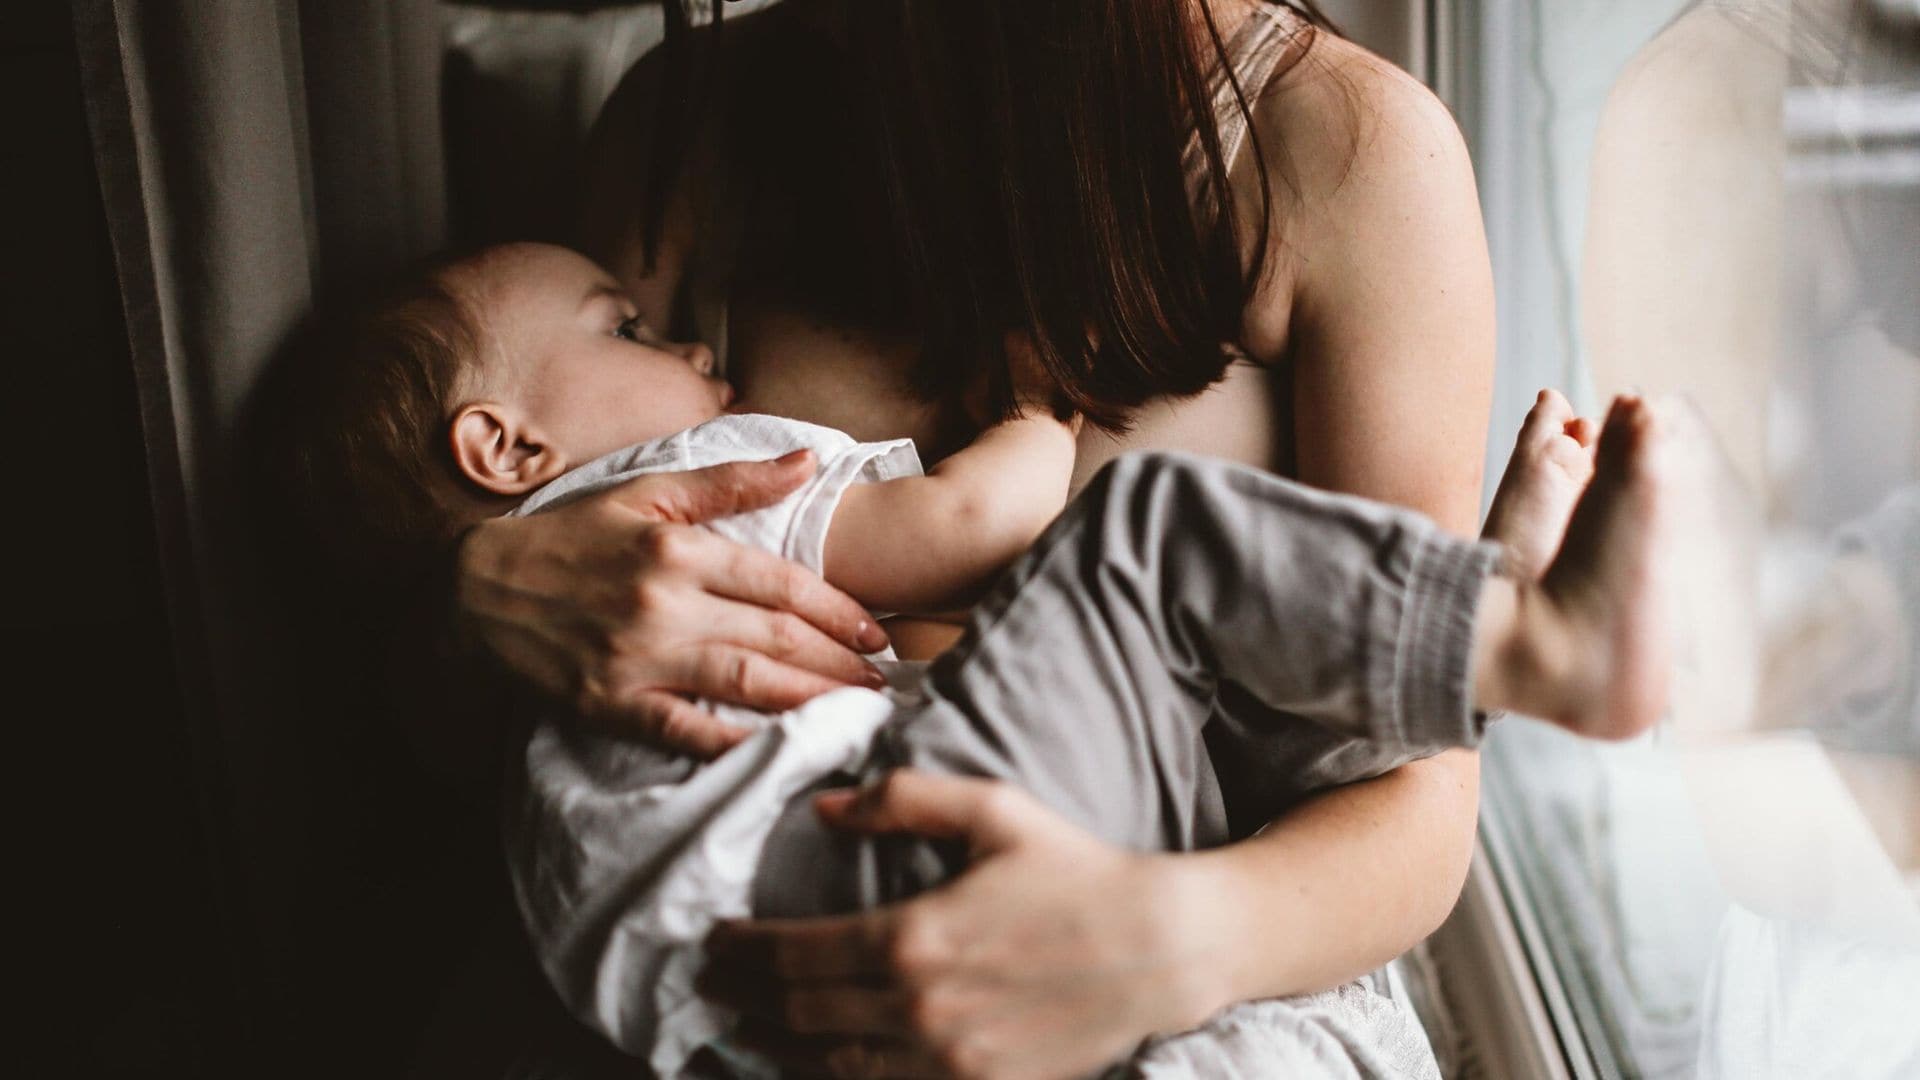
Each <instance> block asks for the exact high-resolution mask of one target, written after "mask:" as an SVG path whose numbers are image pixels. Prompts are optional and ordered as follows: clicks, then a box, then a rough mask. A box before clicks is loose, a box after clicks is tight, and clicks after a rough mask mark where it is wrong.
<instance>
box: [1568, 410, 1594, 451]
mask: <svg viewBox="0 0 1920 1080" xmlns="http://www.w3.org/2000/svg"><path fill="white" fill-rule="evenodd" d="M1560 430H1561V431H1562V432H1564V433H1565V434H1566V436H1567V438H1569V439H1572V440H1573V441H1574V442H1577V443H1579V444H1580V445H1581V446H1584V447H1586V448H1587V449H1589V450H1591V449H1593V444H1594V442H1595V441H1596V440H1598V439H1599V438H1600V424H1599V422H1598V421H1596V420H1594V419H1593V418H1592V417H1590V416H1576V417H1574V418H1573V419H1571V420H1569V421H1567V422H1566V424H1565V425H1564V426H1563V427H1562V428H1561V429H1560Z"/></svg>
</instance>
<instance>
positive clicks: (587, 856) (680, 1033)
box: [506, 415, 921, 1078]
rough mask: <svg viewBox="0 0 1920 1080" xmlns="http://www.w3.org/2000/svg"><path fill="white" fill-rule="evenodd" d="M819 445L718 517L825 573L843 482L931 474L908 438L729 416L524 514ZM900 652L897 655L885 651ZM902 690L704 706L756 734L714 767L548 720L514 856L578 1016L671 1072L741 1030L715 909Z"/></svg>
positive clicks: (521, 897) (719, 524)
mask: <svg viewBox="0 0 1920 1080" xmlns="http://www.w3.org/2000/svg"><path fill="white" fill-rule="evenodd" d="M800 449H808V450H812V451H813V452H814V455H815V457H816V458H817V459H818V460H819V467H818V468H817V470H816V471H815V473H814V476H813V478H812V479H811V480H809V481H808V482H807V484H806V485H805V486H803V487H802V488H801V489H800V490H798V491H796V492H794V493H793V494H791V495H789V496H787V497H786V498H785V499H782V500H781V501H780V502H778V503H776V504H775V505H773V506H770V507H767V508H765V509H762V510H755V511H752V512H750V513H745V514H738V515H735V516H733V517H728V518H722V519H720V520H717V521H713V522H709V523H707V527H708V528H710V529H712V530H713V531H714V532H716V533H719V534H720V535H722V536H725V537H727V538H729V539H731V540H734V541H736V542H739V543H742V544H747V545H751V546H753V547H757V548H762V549H764V550H767V551H770V552H773V553H774V554H776V555H780V556H782V557H784V558H787V559H790V560H792V561H793V562H796V563H799V564H800V565H802V566H805V567H807V568H808V569H810V570H813V571H814V572H816V573H818V572H820V570H821V566H822V561H823V553H824V550H825V544H826V537H827V528H828V525H829V523H830V522H831V521H832V520H833V512H834V509H835V508H836V507H837V506H838V505H839V503H840V497H841V495H842V494H843V493H845V491H846V490H847V488H848V487H849V486H850V485H852V484H856V483H871V482H877V481H882V480H892V479H895V478H897V477H906V476H917V475H920V474H921V467H920V459H919V456H918V455H917V454H916V453H915V452H914V448H913V443H912V442H911V441H910V440H906V439H899V440H894V441H892V442H883V443H859V442H855V441H854V440H853V438H852V437H851V436H849V435H847V434H845V433H844V432H840V431H835V430H833V429H831V428H825V427H820V426H818V425H815V424H808V423H804V422H802V421H798V420H788V419H783V418H780V417H774V416H760V415H740V416H722V417H719V418H718V419H715V420H710V421H708V422H707V423H704V424H701V425H700V426H698V427H695V428H691V429H689V430H686V431H682V432H678V433H676V434H673V435H669V436H667V437H666V438H663V439H657V440H655V441H653V442H648V443H642V444H640V445H638V446H633V447H629V448H627V449H625V450H620V451H617V452H615V453H612V454H608V455H607V456H605V457H602V458H599V459H596V460H594V461H592V462H589V463H588V464H586V465H583V466H581V467H580V468H578V469H575V470H573V471H571V472H569V473H567V474H566V475H564V476H562V477H560V478H559V479H557V480H555V481H553V482H552V483H551V484H548V485H547V486H545V487H543V488H541V489H540V490H539V491H537V492H535V493H534V494H533V495H532V496H530V497H529V498H528V499H527V501H526V502H525V503H523V504H522V505H521V506H519V507H518V508H516V509H515V510H514V511H513V515H514V516H517V515H524V514H531V513H535V512H537V511H540V510H547V509H552V508H554V507H556V506H559V505H561V504H563V503H565V502H568V501H570V500H572V499H576V498H579V497H582V496H585V495H588V494H591V493H593V492H597V491H601V490H604V489H606V488H608V487H611V486H613V485H615V484H619V483H621V482H624V481H626V480H630V479H632V478H634V477H636V476H641V475H644V474H647V473H660V472H685V471H688V470H691V469H699V468H703V467H705V466H708V465H718V464H721V463H724V462H733V461H757V460H765V459H769V458H775V457H779V456H781V455H783V454H786V453H789V452H791V451H794V450H800ZM888 655H889V656H890V655H891V654H888ZM896 701H897V697H896V696H895V695H893V694H891V693H877V692H874V691H870V690H863V689H858V688H849V689H844V690H838V691H835V692H833V693H829V694H825V695H822V696H821V697H818V698H815V699H814V700H812V701H810V702H808V703H807V704H806V705H804V706H802V707H801V708H799V709H795V710H793V711H791V712H787V713H780V714H767V713H760V712H754V711H752V710H747V709H740V708H737V707H733V706H723V705H719V704H717V703H712V702H702V703H701V704H702V706H703V707H704V708H707V709H708V710H710V711H711V712H713V713H715V714H716V715H718V716H720V717H721V718H722V719H724V720H727V721H728V722H730V723H734V724H737V725H740V726H742V727H748V728H752V729H757V730H758V734H756V735H755V736H753V737H752V738H751V739H749V740H748V741H747V742H745V743H743V744H742V745H740V746H738V747H736V748H735V749H733V750H731V751H729V752H728V753H727V754H725V755H723V756H722V757H721V758H720V759H719V760H717V761H714V762H711V763H707V764H701V763H699V762H695V761H693V760H691V759H689V758H687V757H684V756H681V755H676V754H669V753H666V752H663V751H659V750H654V749H651V748H649V747H646V746H642V745H639V744H637V743H631V742H622V741H616V740H613V739H609V738H603V737H600V736H596V735H592V734H588V733H584V732H581V731H579V730H577V726H575V725H566V724H561V723H553V722H547V723H542V724H540V725H539V726H538V727H537V728H536V729H535V731H534V733H533V736H532V739H531V740H530V742H529V743H528V745H527V750H526V758H525V768H524V771H523V772H522V771H521V770H517V769H516V770H510V772H516V773H520V774H521V775H522V777H523V779H524V781H525V785H526V787H525V789H524V791H522V792H519V793H518V797H517V798H509V800H508V802H507V806H508V808H509V809H508V818H507V822H506V834H507V857H508V863H509V866H510V868H511V870H512V874H513V884H514V892H515V895H516V898H517V899H518V901H519V905H520V911H521V915H522V917H523V919H524V921H525V923H526V925H527V928H528V931H529V933H530V934H531V936H532V938H533V945H534V951H535V953H536V954H537V955H538V957H539V960H540V963H541V966H542V967H543V968H545V970H546V973H547V977H548V978H549V979H550V980H551V981H552V983H553V985H554V987H555V988H556V989H557V990H558V991H559V992H560V995H561V997H562V998H563V999H564V1000H565V1001H566V1004H567V1006H568V1008H569V1009H571V1010H572V1012H573V1014H574V1015H575V1016H577V1017H580V1018H581V1019H582V1020H585V1021H587V1022H588V1023H590V1024H591V1025H592V1026H594V1027H595V1028H597V1029H599V1030H600V1031H601V1032H602V1033H603V1034H605V1035H606V1036H607V1037H608V1038H610V1039H611V1040H613V1042H614V1043H615V1044H616V1045H618V1046H620V1047H621V1048H622V1049H624V1050H626V1051H627V1052H628V1053H631V1054H635V1055H638V1056H641V1057H645V1058H646V1059H647V1061H648V1064H649V1065H650V1066H651V1067H652V1068H653V1070H654V1072H655V1073H656V1074H657V1075H659V1076H661V1077H665V1078H672V1077H677V1076H681V1075H684V1074H685V1072H686V1070H687V1067H688V1063H689V1060H690V1059H691V1058H692V1056H693V1054H694V1053H695V1052H696V1051H698V1050H699V1049H700V1048H701V1047H702V1046H703V1045H707V1044H709V1043H712V1042H714V1041H715V1040H716V1039H718V1038H719V1037H720V1036H721V1035H723V1034H724V1033H725V1031H726V1030H727V1028H728V1027H729V1026H730V1022H731V1017H730V1016H729V1015H728V1014H727V1013H726V1012H725V1011H724V1010H722V1009H720V1008H718V1007H716V1006H714V1005H712V1004H710V1003H708V1002H707V1001H706V1000H705V999H703V998H701V997H700V996H699V995H698V994H697V993H695V992H694V988H693V979H694V976H695V975H696V974H697V973H698V971H699V969H700V966H701V964H702V954H701V942H702V940H703V939H704V938H705V936H706V934H707V932H708V930H710V929H711V928H712V926H713V923H714V921H715V919H717V918H728V917H744V916H747V915H749V914H751V911H750V900H751V894H752V888H753V880H754V875H755V873H756V870H757V868H758V867H759V864H760V856H761V849H762V846H763V845H764V844H765V842H766V839H767V835H768V833H769V831H770V830H771V829H772V827H773V824H774V821H775V819H776V818H777V817H778V816H779V814H780V812H781V810H782V809H784V808H785V806H786V805H787V803H788V802H789V801H790V800H791V799H792V798H793V797H794V796H795V795H796V794H798V793H800V792H802V791H804V790H806V789H807V788H808V787H810V786H813V785H814V784H816V783H818V782H819V781H821V780H823V779H825V778H827V777H830V776H833V775H834V774H836V773H852V772H853V771H854V770H856V769H857V768H858V767H859V766H860V764H861V763H862V762H863V761H864V760H865V758H866V755H867V747H868V745H869V743H870V742H871V740H872V737H873V734H874V732H875V731H876V730H878V729H879V727H880V725H881V724H882V723H884V722H885V721H886V720H887V718H888V717H889V716H891V715H892V713H893V710H894V707H895V704H896Z"/></svg>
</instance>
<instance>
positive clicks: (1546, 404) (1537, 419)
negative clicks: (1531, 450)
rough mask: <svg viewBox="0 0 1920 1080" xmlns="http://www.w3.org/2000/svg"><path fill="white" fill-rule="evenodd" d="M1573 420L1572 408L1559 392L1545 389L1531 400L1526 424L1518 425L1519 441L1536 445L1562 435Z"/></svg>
mask: <svg viewBox="0 0 1920 1080" xmlns="http://www.w3.org/2000/svg"><path fill="white" fill-rule="evenodd" d="M1572 419H1574V415H1573V406H1572V405H1571V404H1569V403H1568V402H1567V399H1566V398H1565V397H1564V396H1562V395H1561V393H1560V391H1558V390H1553V389H1546V390H1542V391H1540V394H1539V396H1538V397H1535V398H1534V399H1533V408H1531V409H1528V410H1527V419H1526V422H1525V423H1523V424H1521V425H1520V440H1521V442H1522V443H1523V444H1524V443H1533V444H1535V445H1538V444H1539V443H1540V442H1542V441H1544V440H1546V439H1549V438H1552V437H1554V436H1556V435H1559V434H1562V433H1563V432H1564V430H1565V429H1566V426H1567V421H1569V420H1572Z"/></svg>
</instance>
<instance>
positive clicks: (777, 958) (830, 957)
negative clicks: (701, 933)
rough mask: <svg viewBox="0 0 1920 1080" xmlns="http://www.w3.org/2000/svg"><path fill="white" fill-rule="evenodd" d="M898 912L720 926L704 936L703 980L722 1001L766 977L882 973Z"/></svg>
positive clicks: (815, 978)
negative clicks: (705, 971) (704, 975)
mask: <svg viewBox="0 0 1920 1080" xmlns="http://www.w3.org/2000/svg"><path fill="white" fill-rule="evenodd" d="M900 910H901V909H900V908H898V907H894V908H883V909H880V910H878V911H870V912H863V913H861V914H858V915H834V916H828V917H825V918H818V919H763V920H759V921H757V922H722V923H721V924H720V925H719V926H717V927H715V928H714V931H713V933H712V934H710V935H708V937H707V961H708V969H707V970H708V979H709V980H710V982H709V985H711V986H712V987H713V989H714V991H715V992H716V993H717V994H719V995H721V996H722V998H723V999H727V998H728V996H729V995H733V994H738V993H740V992H741V991H740V989H739V988H740V987H743V986H744V987H750V986H755V985H761V984H764V982H765V980H766V977H767V975H768V974H772V975H774V976H775V977H777V978H779V979H782V980H787V981H792V982H819V981H824V980H832V979H858V978H863V977H866V976H872V975H887V974H891V973H892V971H893V964H892V961H893V959H894V957H893V942H894V938H895V932H894V926H895V923H896V921H897V919H898V913H899V911H900Z"/></svg>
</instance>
